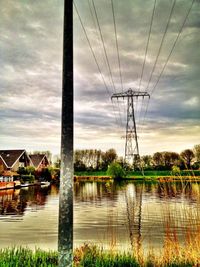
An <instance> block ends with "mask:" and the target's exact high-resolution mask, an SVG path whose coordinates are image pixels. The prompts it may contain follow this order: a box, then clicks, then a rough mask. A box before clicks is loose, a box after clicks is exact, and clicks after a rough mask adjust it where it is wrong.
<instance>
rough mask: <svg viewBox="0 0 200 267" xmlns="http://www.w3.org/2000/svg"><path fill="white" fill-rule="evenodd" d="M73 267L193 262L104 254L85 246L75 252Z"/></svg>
mask: <svg viewBox="0 0 200 267" xmlns="http://www.w3.org/2000/svg"><path fill="white" fill-rule="evenodd" d="M74 266H75V267H156V266H157V267H192V266H196V265H195V261H193V260H187V259H185V258H184V259H183V258H182V257H174V258H173V259H171V260H170V261H169V260H165V259H160V258H158V257H155V255H152V256H151V255H150V256H148V257H147V258H144V257H143V256H142V257H137V258H136V257H134V256H133V254H131V253H121V254H119V253H118V254H117V253H113V252H106V251H103V250H101V249H99V248H98V247H96V246H89V245H87V244H85V245H83V246H82V247H80V248H78V249H76V250H75V253H74Z"/></svg>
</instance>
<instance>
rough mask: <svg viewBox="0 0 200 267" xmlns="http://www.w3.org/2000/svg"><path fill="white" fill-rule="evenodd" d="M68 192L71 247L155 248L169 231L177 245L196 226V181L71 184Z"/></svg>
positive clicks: (199, 217) (199, 201)
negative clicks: (72, 205) (72, 211)
mask: <svg viewBox="0 0 200 267" xmlns="http://www.w3.org/2000/svg"><path fill="white" fill-rule="evenodd" d="M74 189H75V226H74V229H75V242H76V245H81V244H82V243H84V242H89V243H91V242H92V243H96V244H101V245H102V246H104V247H106V248H111V249H113V248H114V247H115V248H116V249H121V248H124V249H127V248H131V249H134V250H135V249H136V250H138V251H139V250H140V249H141V247H142V246H143V248H144V249H145V248H147V247H154V248H161V247H162V245H163V244H164V242H165V239H166V237H167V236H169V232H170V231H171V233H172V232H173V233H176V236H177V238H178V239H179V241H180V242H183V241H184V239H185V235H186V234H187V232H188V229H189V230H190V232H191V233H192V232H193V233H195V232H197V231H198V229H199V227H200V210H199V207H200V185H199V184H198V183H187V182H182V183H177V182H176V183H133V182H123V183H113V182H107V183H96V182H80V183H78V182H77V183H76V184H75V187H74Z"/></svg>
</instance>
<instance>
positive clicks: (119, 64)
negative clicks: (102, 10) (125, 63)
mask: <svg viewBox="0 0 200 267" xmlns="http://www.w3.org/2000/svg"><path fill="white" fill-rule="evenodd" d="M111 7H112V15H113V24H114V31H115V43H116V49H117V59H118V66H119V76H120V82H121V89H122V92H123V91H124V86H123V79H122V71H121V62H120V55H119V45H118V38H117V26H116V20H115V10H114V4H113V0H111ZM123 107H124V113H126V110H125V103H124V101H123Z"/></svg>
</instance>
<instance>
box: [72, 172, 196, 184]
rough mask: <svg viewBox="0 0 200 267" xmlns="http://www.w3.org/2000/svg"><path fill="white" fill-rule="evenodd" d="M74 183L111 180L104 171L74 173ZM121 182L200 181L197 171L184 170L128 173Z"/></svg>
mask: <svg viewBox="0 0 200 267" xmlns="http://www.w3.org/2000/svg"><path fill="white" fill-rule="evenodd" d="M74 180H75V181H107V180H108V181H109V180H113V179H112V178H111V177H110V176H108V175H107V172H106V171H84V172H75V176H74ZM121 180H136V181H137V180H138V181H144V180H146V181H159V182H173V181H191V182H198V181H200V171H199V170H195V171H193V170H191V171H189V170H184V171H181V172H180V174H179V175H173V174H172V172H171V171H144V175H142V173H141V172H139V171H135V172H133V171H129V172H127V175H126V177H124V178H122V179H121Z"/></svg>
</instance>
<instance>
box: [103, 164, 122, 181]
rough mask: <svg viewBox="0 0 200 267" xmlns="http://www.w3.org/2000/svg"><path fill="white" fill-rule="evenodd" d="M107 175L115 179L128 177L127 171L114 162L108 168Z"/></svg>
mask: <svg viewBox="0 0 200 267" xmlns="http://www.w3.org/2000/svg"><path fill="white" fill-rule="evenodd" d="M107 174H108V175H109V176H111V177H112V178H114V179H117V178H118V179H119V178H124V177H125V176H126V172H125V170H124V169H123V167H122V166H121V165H120V164H119V163H117V162H113V163H111V164H110V165H109V166H108V170H107Z"/></svg>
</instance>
